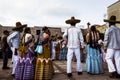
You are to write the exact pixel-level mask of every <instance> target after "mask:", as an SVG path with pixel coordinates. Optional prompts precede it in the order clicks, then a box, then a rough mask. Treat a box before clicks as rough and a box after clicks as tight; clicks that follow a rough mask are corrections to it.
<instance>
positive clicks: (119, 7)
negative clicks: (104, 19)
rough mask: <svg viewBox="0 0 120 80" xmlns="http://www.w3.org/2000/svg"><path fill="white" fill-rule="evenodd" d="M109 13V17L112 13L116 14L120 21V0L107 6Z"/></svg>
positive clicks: (119, 25)
mask: <svg viewBox="0 0 120 80" xmlns="http://www.w3.org/2000/svg"><path fill="white" fill-rule="evenodd" d="M107 15H108V18H109V17H110V16H111V15H115V16H116V18H117V20H119V21H120V0H118V1H117V2H115V3H113V4H111V5H110V6H108V7H107ZM117 26H118V27H120V24H117Z"/></svg>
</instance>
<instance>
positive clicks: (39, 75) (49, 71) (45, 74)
mask: <svg viewBox="0 0 120 80" xmlns="http://www.w3.org/2000/svg"><path fill="white" fill-rule="evenodd" d="M43 51H44V52H43V54H41V55H39V56H38V58H37V62H36V70H35V80H51V79H52V76H53V74H54V68H53V64H52V60H51V59H50V51H49V49H48V48H46V47H44V50H43Z"/></svg>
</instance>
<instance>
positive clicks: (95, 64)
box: [86, 45, 104, 74]
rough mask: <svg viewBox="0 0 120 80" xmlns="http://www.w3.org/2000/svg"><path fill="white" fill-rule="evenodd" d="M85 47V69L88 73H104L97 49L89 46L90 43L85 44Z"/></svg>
mask: <svg viewBox="0 0 120 80" xmlns="http://www.w3.org/2000/svg"><path fill="white" fill-rule="evenodd" d="M87 49H88V54H87V58H86V71H87V72H88V73H90V74H101V73H104V70H103V61H102V56H101V53H100V51H99V49H95V48H91V47H90V45H87Z"/></svg>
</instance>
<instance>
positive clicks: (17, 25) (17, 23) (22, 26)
mask: <svg viewBox="0 0 120 80" xmlns="http://www.w3.org/2000/svg"><path fill="white" fill-rule="evenodd" d="M26 26H27V24H23V25H22V24H21V22H16V27H14V28H12V30H19V29H21V28H24V27H26Z"/></svg>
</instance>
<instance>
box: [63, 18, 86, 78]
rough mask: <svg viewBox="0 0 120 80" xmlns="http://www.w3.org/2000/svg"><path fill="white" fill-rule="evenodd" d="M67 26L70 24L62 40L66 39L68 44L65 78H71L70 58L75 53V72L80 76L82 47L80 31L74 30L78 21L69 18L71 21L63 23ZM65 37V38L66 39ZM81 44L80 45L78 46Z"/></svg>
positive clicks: (82, 40)
mask: <svg viewBox="0 0 120 80" xmlns="http://www.w3.org/2000/svg"><path fill="white" fill-rule="evenodd" d="M65 22H66V23H67V24H70V25H71V26H70V27H69V28H68V29H67V30H66V31H65V33H64V34H63V39H65V40H66V39H67V43H68V52H67V76H68V77H71V76H72V65H71V62H72V57H73V53H75V56H76V59H77V65H76V66H77V72H78V75H81V74H82V65H81V60H80V46H82V47H83V42H84V39H83V35H82V32H81V30H80V29H78V28H76V27H75V25H76V23H79V22H80V20H79V19H75V18H74V17H71V19H68V20H66V21H65ZM66 37H67V38H66ZM80 44H81V45H80Z"/></svg>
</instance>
